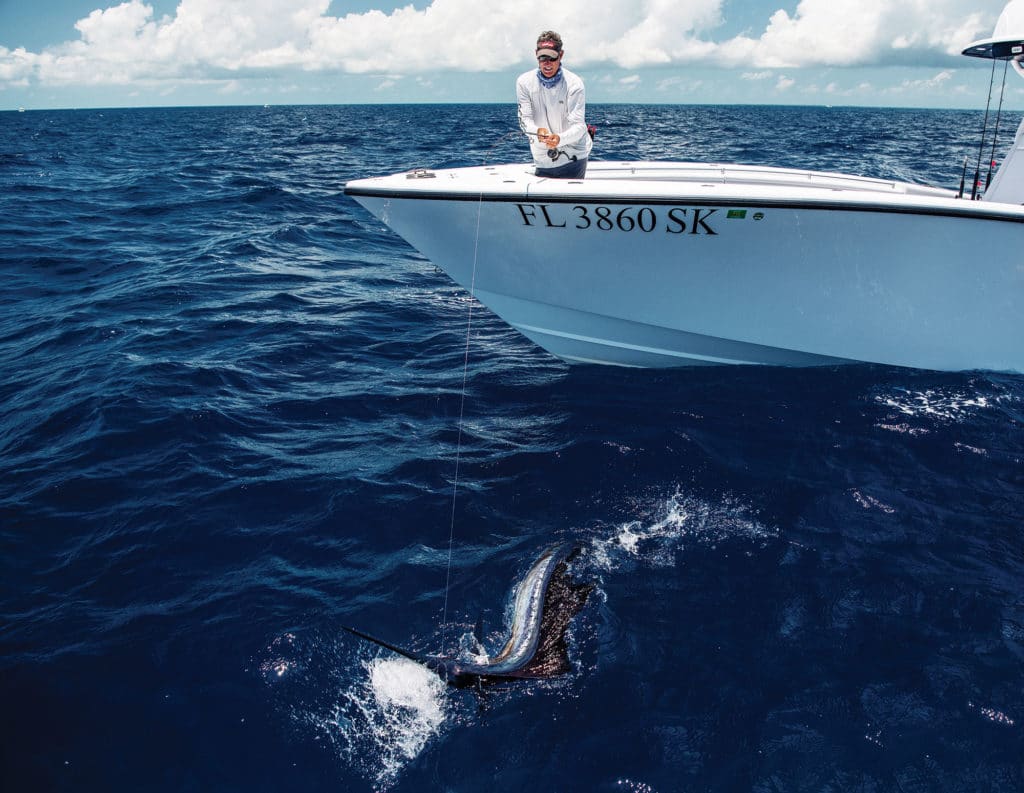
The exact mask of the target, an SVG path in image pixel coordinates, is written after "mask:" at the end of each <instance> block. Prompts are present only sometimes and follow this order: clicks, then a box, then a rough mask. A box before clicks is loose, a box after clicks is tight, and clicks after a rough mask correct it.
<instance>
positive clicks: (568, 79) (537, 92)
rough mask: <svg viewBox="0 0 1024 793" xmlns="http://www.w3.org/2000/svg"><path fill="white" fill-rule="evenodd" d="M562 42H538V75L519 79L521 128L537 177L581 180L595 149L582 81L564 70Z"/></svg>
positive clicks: (545, 37)
mask: <svg viewBox="0 0 1024 793" xmlns="http://www.w3.org/2000/svg"><path fill="white" fill-rule="evenodd" d="M563 55H564V53H563V52H562V37H561V36H559V35H558V34H557V33H555V32H554V31H553V30H545V31H544V32H543V33H541V34H540V36H539V37H538V39H537V67H538V68H537V69H532V70H530V71H528V72H525V73H524V74H521V75H519V79H517V80H516V98H517V100H518V102H519V126H520V128H521V129H522V130H523V132H525V133H526V134H527V136H528V137H529V138H530V150H531V152H532V153H533V162H534V165H536V166H537V171H536V173H537V176H548V177H553V178H556V179H582V178H583V175H584V174H585V173H586V172H587V157H588V156H590V149H591V147H592V146H593V145H594V144H593V141H592V140H591V138H590V133H589V132H588V131H587V123H586V121H585V120H584V116H585V114H586V109H587V101H586V97H585V95H584V90H583V80H582V79H580V78H579V76H577V75H576V74H574V73H573V72H570V71H569V70H568V69H566V68H565V67H564V66H562V57H563Z"/></svg>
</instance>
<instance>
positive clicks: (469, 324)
mask: <svg viewBox="0 0 1024 793" xmlns="http://www.w3.org/2000/svg"><path fill="white" fill-rule="evenodd" d="M483 205H484V194H483V193H482V192H481V193H480V200H479V201H478V202H477V207H476V236H475V238H474V239H473V269H472V272H471V273H470V277H469V311H468V312H467V313H466V348H465V352H464V354H463V358H462V396H461V398H460V399H459V433H458V440H457V441H456V444H455V481H454V482H453V484H452V515H451V523H450V525H449V527H448V567H447V570H446V572H445V578H444V609H443V610H442V615H441V628H442V630H443V631H444V632H447V630H448V589H449V587H450V586H451V581H452V548H453V547H454V546H455V502H456V497H457V496H458V492H459V462H460V461H461V458H462V423H463V416H464V415H465V410H466V381H467V379H468V377H469V340H470V332H471V331H472V329H473V301H474V300H475V299H476V298H475V297H474V295H475V293H476V259H477V252H478V250H479V247H480V215H481V213H482V212H483ZM445 638H446V637H445Z"/></svg>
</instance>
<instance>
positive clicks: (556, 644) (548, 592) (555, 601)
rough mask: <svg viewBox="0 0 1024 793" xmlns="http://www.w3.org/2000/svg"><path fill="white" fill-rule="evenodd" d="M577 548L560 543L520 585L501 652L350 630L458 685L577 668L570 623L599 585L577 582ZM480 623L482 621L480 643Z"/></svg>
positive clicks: (545, 675) (536, 565)
mask: <svg viewBox="0 0 1024 793" xmlns="http://www.w3.org/2000/svg"><path fill="white" fill-rule="evenodd" d="M575 553H576V551H575V550H574V549H573V547H572V546H570V545H554V546H551V547H550V548H548V549H546V550H545V551H544V553H543V554H541V556H540V558H538V559H537V561H536V562H534V563H533V566H532V567H530V570H529V571H528V572H527V573H526V576H525V577H524V578H523V580H522V581H520V582H519V585H518V587H517V588H516V590H515V600H514V603H513V609H512V625H511V628H510V630H509V636H508V640H507V641H506V642H505V645H504V647H502V649H501V651H500V652H498V653H497V654H496V655H494V656H490V657H486V658H484V659H483V660H472V661H470V660H462V659H460V658H458V657H453V656H443V655H427V654H423V653H417V652H412V651H410V650H406V649H404V648H402V647H398V646H397V645H394V644H391V643H389V642H385V641H382V640H381V639H378V638H376V637H375V636H371V635H370V634H368V633H363V632H362V631H359V630H356V629H355V628H349V627H345V630H347V631H348V632H349V633H353V634H355V635H356V636H359V637H360V638H363V639H366V640H367V641H371V642H373V643H374V644H379V645H380V646H381V647H385V648H387V649H388V650H391V651H392V652H395V653H398V654H399V655H402V656H405V657H406V658H410V659H412V660H413V661H416V662H417V663H421V664H423V665H424V666H426V667H427V668H428V669H431V670H433V671H434V672H436V673H437V674H438V675H439V676H440V677H441V678H442V679H443V680H445V681H446V682H448V683H450V684H451V685H454V686H457V687H464V686H470V685H476V684H477V683H484V682H491V681H497V680H509V679H517V678H543V677H556V676H558V675H563V674H565V673H566V672H568V671H569V670H570V668H571V666H570V663H569V655H568V647H567V644H566V631H567V630H568V628H569V622H570V621H571V620H572V618H573V617H574V616H575V615H576V614H577V613H579V611H580V609H582V608H583V606H584V604H585V603H586V602H587V598H588V597H589V596H590V593H591V591H592V590H593V588H594V586H593V584H579V583H576V582H575V581H573V580H572V578H571V576H570V575H569V571H568V565H569V562H570V561H571V560H572V558H573V557H574V556H575ZM479 628H480V626H479V624H478V625H477V634H478V635H477V641H478V642H479V641H480V636H479V632H480V631H479Z"/></svg>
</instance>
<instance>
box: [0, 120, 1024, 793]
mask: <svg viewBox="0 0 1024 793" xmlns="http://www.w3.org/2000/svg"><path fill="white" fill-rule="evenodd" d="M982 116H983V113H982V111H980V110H979V111H970V112H968V111H939V110H876V109H865V108H841V107H836V108H827V107H816V108H796V107H690V106H640V105H596V106H592V107H591V108H590V109H589V118H588V121H590V122H591V123H594V124H596V125H597V127H598V131H597V139H596V146H595V152H594V157H595V159H597V158H600V159H688V160H698V161H703V160H711V161H735V162H743V163H753V164H766V165H779V166H791V167H801V168H813V169H821V170H834V171H842V172H848V173H856V174H864V175H868V176H879V177H886V178H893V179H900V180H909V181H917V182H923V183H928V184H935V185H939V186H946V187H951V188H956V187H957V186H958V184H959V181H960V178H961V174H962V169H963V163H964V159H965V158H968V159H969V163H970V165H969V170H970V171H971V172H973V169H974V167H975V164H976V160H977V158H978V156H979V154H980V150H979V143H980V132H981V125H982ZM1019 121H1020V113H1011V114H1009V117H1008V118H1004V119H1003V122H1002V130H1003V141H1002V142H1001V144H1000V146H1001V147H1005V145H1007V144H1008V143H1009V140H1010V138H1011V135H1012V130H1013V129H1015V128H1016V125H1017V123H1019ZM515 129H516V116H515V108H514V106H513V105H512V103H511V102H510V103H509V104H507V105H474V106H466V105H463V106H447V105H446V106H359V107H355V106H353V107H345V106H331V107H233V108H177V109H148V110H142V109H132V110H83V111H31V112H25V113H0V240H2V245H0V265H2V273H3V279H2V281H0V306H2V308H0V367H2V369H0V371H2V373H3V376H2V378H0V542H2V545H0V548H2V555H0V564H2V569H0V614H2V619H0V650H2V654H0V702H2V707H3V713H4V718H3V726H2V740H0V760H2V766H0V773H2V782H3V785H2V786H3V789H4V790H7V791H114V790H139V791H210V790H216V791H246V793H250V792H252V791H281V790H301V791H326V790H330V791H337V790H346V791H370V790H394V791H414V790H415V791H420V790H438V791H480V790H493V791H513V790H517V791H518V790H522V789H524V788H532V789H534V790H543V791H628V792H629V793H665V792H666V791H757V792H758V793H762V792H763V793H768V792H769V791H771V792H772V793H777V792H782V791H852V790H856V791H902V792H903V793H909V792H910V791H971V792H972V793H977V792H978V791H1020V790H1024V759H1022V758H1024V376H1020V375H1008V374H993V373H987V372H967V373H952V374H951V373H936V372H929V371H913V370H906V369H897V368H886V367H879V366H868V365H864V366H845V367H836V368H822V369H777V368H747V367H735V368H698V369H679V370H671V371H669V370H659V371H654V370H624V369H616V368H611V367H600V366H569V365H567V364H565V363H563V362H561V361H558V360H556V359H554V358H552V357H550V356H548V355H547V354H546V353H544V352H543V351H542V350H540V349H539V348H537V347H535V346H534V345H532V344H531V343H530V342H529V341H527V340H526V339H524V338H523V337H521V336H520V335H518V334H517V333H516V332H515V331H513V330H511V329H510V328H509V327H507V326H506V325H504V323H502V322H501V321H500V320H498V319H497V318H496V317H494V316H493V315H492V314H490V313H489V312H487V311H486V310H485V309H483V308H482V307H480V306H479V305H477V306H476V308H475V310H474V311H473V313H472V322H471V324H469V323H468V318H469V311H470V308H471V304H472V301H471V299H470V297H469V295H468V294H467V293H466V292H465V291H464V290H462V289H461V288H459V287H457V286H456V285H455V284H453V283H452V282H451V281H450V280H449V279H448V278H447V277H446V276H445V275H444V274H443V273H441V272H440V271H438V270H437V269H436V268H435V267H434V265H433V264H431V262H429V261H427V260H425V259H424V258H423V257H421V256H420V255H419V254H418V253H416V252H415V251H414V250H412V249H411V248H410V247H409V246H408V245H407V244H406V243H404V242H403V241H402V240H401V239H400V238H398V237H397V236H396V235H395V234H393V233H392V232H391V231H390V230H389V229H388V228H387V227H385V226H384V225H382V224H381V223H380V222H378V221H377V220H376V219H374V218H373V217H372V216H371V215H370V214H369V213H367V212H365V211H364V210H363V209H362V208H361V207H360V206H359V205H357V204H356V203H355V202H354V201H352V200H351V199H349V198H347V197H346V196H345V195H344V194H343V186H344V184H345V182H346V181H347V180H349V179H354V178H359V177H364V176H370V175H377V174H385V173H391V172H396V171H401V170H406V169H410V168H414V167H428V168H429V167H441V166H457V165H478V164H482V163H485V162H487V163H494V162H509V161H523V162H525V161H526V159H527V153H526V148H525V144H524V143H523V142H522V141H520V140H515V139H514V138H513V137H512V136H510V135H509V133H510V132H512V131H513V130H515ZM987 157H988V154H987V152H986V153H985V159H987ZM969 180H970V174H969V175H968V181H969ZM1006 254H1007V252H1005V251H984V250H981V251H978V255H979V257H985V256H989V255H996V256H998V255H1006ZM964 265H965V266H970V263H969V262H965V263H964ZM823 266H827V262H825V263H823ZM467 328H468V333H467ZM1022 343H1024V340H1022ZM464 371H465V379H464ZM555 542H562V543H570V544H573V545H575V546H577V547H578V548H579V554H578V556H577V557H576V558H575V559H574V560H573V562H572V565H571V573H572V575H573V577H574V579H575V580H577V581H578V582H580V583H590V584H593V586H594V589H593V592H592V593H591V595H590V597H589V599H588V600H587V602H586V605H585V606H584V608H583V610H582V611H581V612H580V613H579V614H578V615H577V616H576V617H575V618H574V619H573V621H572V623H571V625H570V631H569V634H568V651H569V657H570V660H571V662H572V669H571V671H570V672H569V673H567V674H565V675H562V676H559V677H555V678H552V679H548V680H533V681H514V682H511V683H506V684H498V685H492V686H488V687H486V688H484V689H483V690H476V689H472V688H471V689H468V690H459V689H455V688H449V687H446V686H445V685H444V684H442V683H441V681H440V679H439V678H436V677H435V676H433V675H432V674H431V673H430V672H428V671H427V670H425V669H424V668H423V667H421V666H419V665H417V664H415V663H413V662H412V661H408V660H406V659H403V658H401V657H399V656H397V655H395V654H394V653H390V652H388V651H387V650H385V649H383V648H381V647H378V646H376V645H373V644H370V643H369V642H365V641H362V640H360V639H358V638H357V637H355V636H353V635H351V634H349V633H346V632H345V631H344V630H342V627H343V626H355V627H357V628H359V629H361V630H364V631H367V632H370V633H372V634H375V635H378V636H381V637H383V638H385V639H387V640H388V641H391V642H394V643H396V644H399V645H402V646H404V647H408V648H411V649H413V650H416V651H419V652H427V653H437V652H441V651H450V652H457V651H458V650H459V648H460V647H461V648H466V647H467V646H468V644H467V642H468V637H469V636H470V634H471V632H472V630H473V626H474V625H475V624H476V622H477V620H478V619H482V624H483V630H484V640H485V644H486V645H488V646H489V647H490V649H491V650H492V651H494V650H496V649H497V648H499V647H500V645H501V643H502V640H503V637H504V636H505V635H506V633H507V626H506V619H507V614H508V609H509V607H510V603H511V593H512V592H513V590H514V586H515V584H516V582H517V581H519V580H520V579H521V578H522V577H523V575H524V573H525V571H526V570H527V569H528V568H529V566H530V565H531V564H532V562H533V561H534V560H535V559H536V558H537V557H538V555H539V554H540V553H541V552H542V551H543V550H544V549H545V548H547V547H549V546H550V545H551V544H552V543H555Z"/></svg>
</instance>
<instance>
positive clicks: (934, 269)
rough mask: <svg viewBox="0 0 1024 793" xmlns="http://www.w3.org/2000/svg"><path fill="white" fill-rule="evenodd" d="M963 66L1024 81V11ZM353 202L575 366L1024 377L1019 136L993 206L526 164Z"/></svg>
mask: <svg viewBox="0 0 1024 793" xmlns="http://www.w3.org/2000/svg"><path fill="white" fill-rule="evenodd" d="M1014 9H1016V11H1014ZM1008 17H1009V19H1008ZM1008 29H1010V30H1011V33H1012V34H1008V32H1007V31H1008ZM1017 34H1019V35H1017ZM964 54H968V55H973V56H978V57H987V58H996V59H1016V60H1015V61H1014V68H1015V70H1017V71H1018V73H1021V74H1022V75H1024V69H1022V68H1021V65H1020V63H1019V59H1020V58H1022V57H1024V0H1015V2H1012V3H1010V4H1009V5H1008V6H1007V9H1006V10H1005V11H1004V13H1003V16H1002V17H1000V21H999V24H997V27H996V34H995V36H993V38H991V39H986V40H984V41H981V42H976V43H975V44H972V45H971V46H970V47H968V48H967V49H966V50H965V51H964ZM345 190H346V193H347V194H348V195H350V196H352V197H353V198H354V199H355V200H356V201H358V202H359V203H360V204H362V205H363V206H364V207H366V208H367V209H368V210H369V211H370V212H372V213H373V214H374V215H376V216H377V217H378V218H379V219H380V220H381V221H383V222H384V223H385V224H387V225H388V226H390V227H391V228H392V229H393V230H394V231H395V232H396V233H397V234H399V235H400V236H402V237H403V238H405V239H406V240H407V241H408V242H409V243H410V244H411V245H413V247H415V248H416V249H418V250H419V251H420V252H422V253H423V254H424V255H425V256H426V257H427V258H429V259H430V260H431V261H433V262H434V263H435V264H437V265H439V266H440V267H441V268H443V269H444V270H445V271H446V272H447V273H448V275H449V276H451V278H453V279H454V280H455V281H456V282H458V283H459V284H460V285H462V286H463V287H465V288H466V289H468V290H470V292H471V293H472V294H473V295H474V296H475V297H476V298H477V299H479V300H480V301H481V302H482V303H483V304H484V305H486V306H487V307H488V308H490V309H491V310H492V311H494V312H495V313H496V314H497V315H498V316H500V317H502V318H503V319H504V320H505V321H506V322H508V323H509V324H510V325H512V326H513V327H515V328H516V329H518V330H519V331H520V332H522V333H523V334H524V335H525V336H527V337H528V338H530V339H532V340H533V341H534V342H536V343H537V344H539V345H540V346H542V347H544V348H545V349H546V350H548V351H549V352H551V353H553V354H554V355H557V356H559V357H560V358H563V359H565V360H567V361H581V362H594V363H605V364H618V365H624V366H690V365H699V364H726V363H729V364H773V365H795V366H814V365H823V364H835V363H843V362H872V363H881V364H890V365H897V366H910V367H917V368H926V369H940V370H968V369H986V370H995V371H1014V372H1024V123H1022V124H1021V127H1020V129H1018V130H1017V134H1016V138H1015V141H1014V143H1013V146H1012V148H1011V150H1010V153H1009V155H1008V156H1007V158H1006V160H1005V161H1004V162H1003V164H1002V166H1001V167H1000V169H999V171H998V173H997V174H996V177H995V179H994V181H993V182H992V184H991V185H990V186H989V187H988V189H987V190H986V191H985V192H984V195H983V196H980V197H979V198H980V200H971V199H972V196H971V195H965V196H963V197H961V196H960V195H959V193H958V192H957V191H953V190H945V189H939V188H932V187H925V186H921V185H917V184H910V183H903V182H894V181H890V180H881V179H869V178H864V177H860V176H852V175H845V174H836V173H822V172H815V171H806V170H795V169H787V168H771V167H757V166H744V165H727V164H718V163H688V162H600V161H594V160H592V161H591V162H590V164H589V167H588V170H587V175H586V178H585V179H583V180H575V181H570V180H556V179H545V178H541V177H537V176H535V175H534V173H533V166H532V165H526V164H516V165H496V166H482V167H476V168H456V169H450V170H436V171H428V170H416V171H412V172H408V173H400V174H395V175H392V176H384V177H378V178H371V179H360V180H357V181H352V182H349V183H348V184H347V185H346V188H345Z"/></svg>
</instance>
